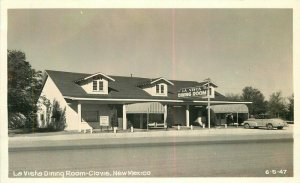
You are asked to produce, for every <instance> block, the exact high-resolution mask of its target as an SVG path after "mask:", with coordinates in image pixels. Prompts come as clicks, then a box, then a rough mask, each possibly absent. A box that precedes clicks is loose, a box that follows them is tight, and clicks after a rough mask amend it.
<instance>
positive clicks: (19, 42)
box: [8, 9, 293, 99]
mask: <svg viewBox="0 0 300 183" xmlns="http://www.w3.org/2000/svg"><path fill="white" fill-rule="evenodd" d="M292 14H293V12H292V10H291V9H10V10H8V49H15V50H21V51H23V52H25V54H26V57H27V60H28V61H29V62H30V64H31V65H32V67H33V68H35V69H37V70H42V71H44V70H46V69H48V70H58V71H69V72H81V73H91V74H93V73H96V72H102V73H105V74H107V75H118V76H130V74H132V75H133V76H136V77H148V78H157V77H164V78H166V79H171V80H172V79H175V80H192V81H199V82H201V81H203V80H204V79H206V78H211V79H212V80H213V81H214V82H215V83H216V84H217V85H218V89H217V91H219V92H221V93H222V94H229V93H232V94H241V93H242V89H243V88H244V87H246V86H252V87H254V88H257V89H259V90H260V91H261V92H262V93H263V94H264V96H265V98H266V99H268V98H269V96H270V95H271V94H272V93H273V92H276V91H281V92H282V94H283V96H285V97H288V96H291V95H292V93H293V18H292Z"/></svg>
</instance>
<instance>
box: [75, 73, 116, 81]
mask: <svg viewBox="0 0 300 183" xmlns="http://www.w3.org/2000/svg"><path fill="white" fill-rule="evenodd" d="M97 76H102V77H103V78H106V79H107V80H108V81H115V80H114V79H113V78H111V77H109V76H107V75H105V74H103V73H101V72H97V73H95V74H92V75H89V76H86V77H84V78H80V79H78V80H76V81H75V83H79V82H81V81H86V80H88V79H90V78H93V77H97Z"/></svg>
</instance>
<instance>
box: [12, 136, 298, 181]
mask: <svg viewBox="0 0 300 183" xmlns="http://www.w3.org/2000/svg"><path fill="white" fill-rule="evenodd" d="M9 170H10V173H9V174H10V175H9V176H10V177H13V176H17V175H18V176H22V175H23V176H24V173H28V171H35V170H37V172H31V173H32V174H33V175H34V176H37V175H41V176H47V175H49V174H52V175H56V176H65V177H68V176H72V175H75V176H76V175H80V176H101V175H102V176H121V175H122V174H127V175H126V176H132V175H133V174H134V176H148V175H149V174H150V176H154V177H243V176H249V177H261V176H266V177H269V176H284V177H286V176H293V142H292V141H280V140H279V141H273V142H250V143H240V142H239V143H238V142H236V143H231V144H230V143H227V144H190V145H176V144H174V145H167V146H155V145H151V146H150V147H148V146H138V147H127V148H117V147H115V148H96V149H95V148H94V149H72V150H71V149H69V150H67V149H66V150H63V149H59V150H42V151H38V150H34V151H28V150H27V151H13V152H9ZM268 170H270V171H271V172H269V174H268V175H266V174H265V172H267V173H268ZM272 170H277V172H276V174H273V173H272ZM280 170H283V171H280ZM20 171H25V172H21V173H22V175H21V173H20ZM39 173H41V174H39ZM84 173H85V174H84ZM284 173H285V174H284ZM46 174H47V175H46ZM129 174H130V175H129Z"/></svg>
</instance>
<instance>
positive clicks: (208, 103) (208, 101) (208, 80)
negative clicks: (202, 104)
mask: <svg viewBox="0 0 300 183" xmlns="http://www.w3.org/2000/svg"><path fill="white" fill-rule="evenodd" d="M209 82H210V79H207V92H206V93H207V108H208V109H207V110H208V115H207V117H208V129H210V95H209Z"/></svg>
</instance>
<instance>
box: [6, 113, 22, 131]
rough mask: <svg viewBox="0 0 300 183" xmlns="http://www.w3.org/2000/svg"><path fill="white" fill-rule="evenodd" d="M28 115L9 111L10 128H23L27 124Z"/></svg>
mask: <svg viewBox="0 0 300 183" xmlns="http://www.w3.org/2000/svg"><path fill="white" fill-rule="evenodd" d="M26 121H27V119H26V117H25V115H23V114H22V113H19V112H18V113H9V115H8V128H11V129H16V128H23V127H24V126H25V124H26Z"/></svg>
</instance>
